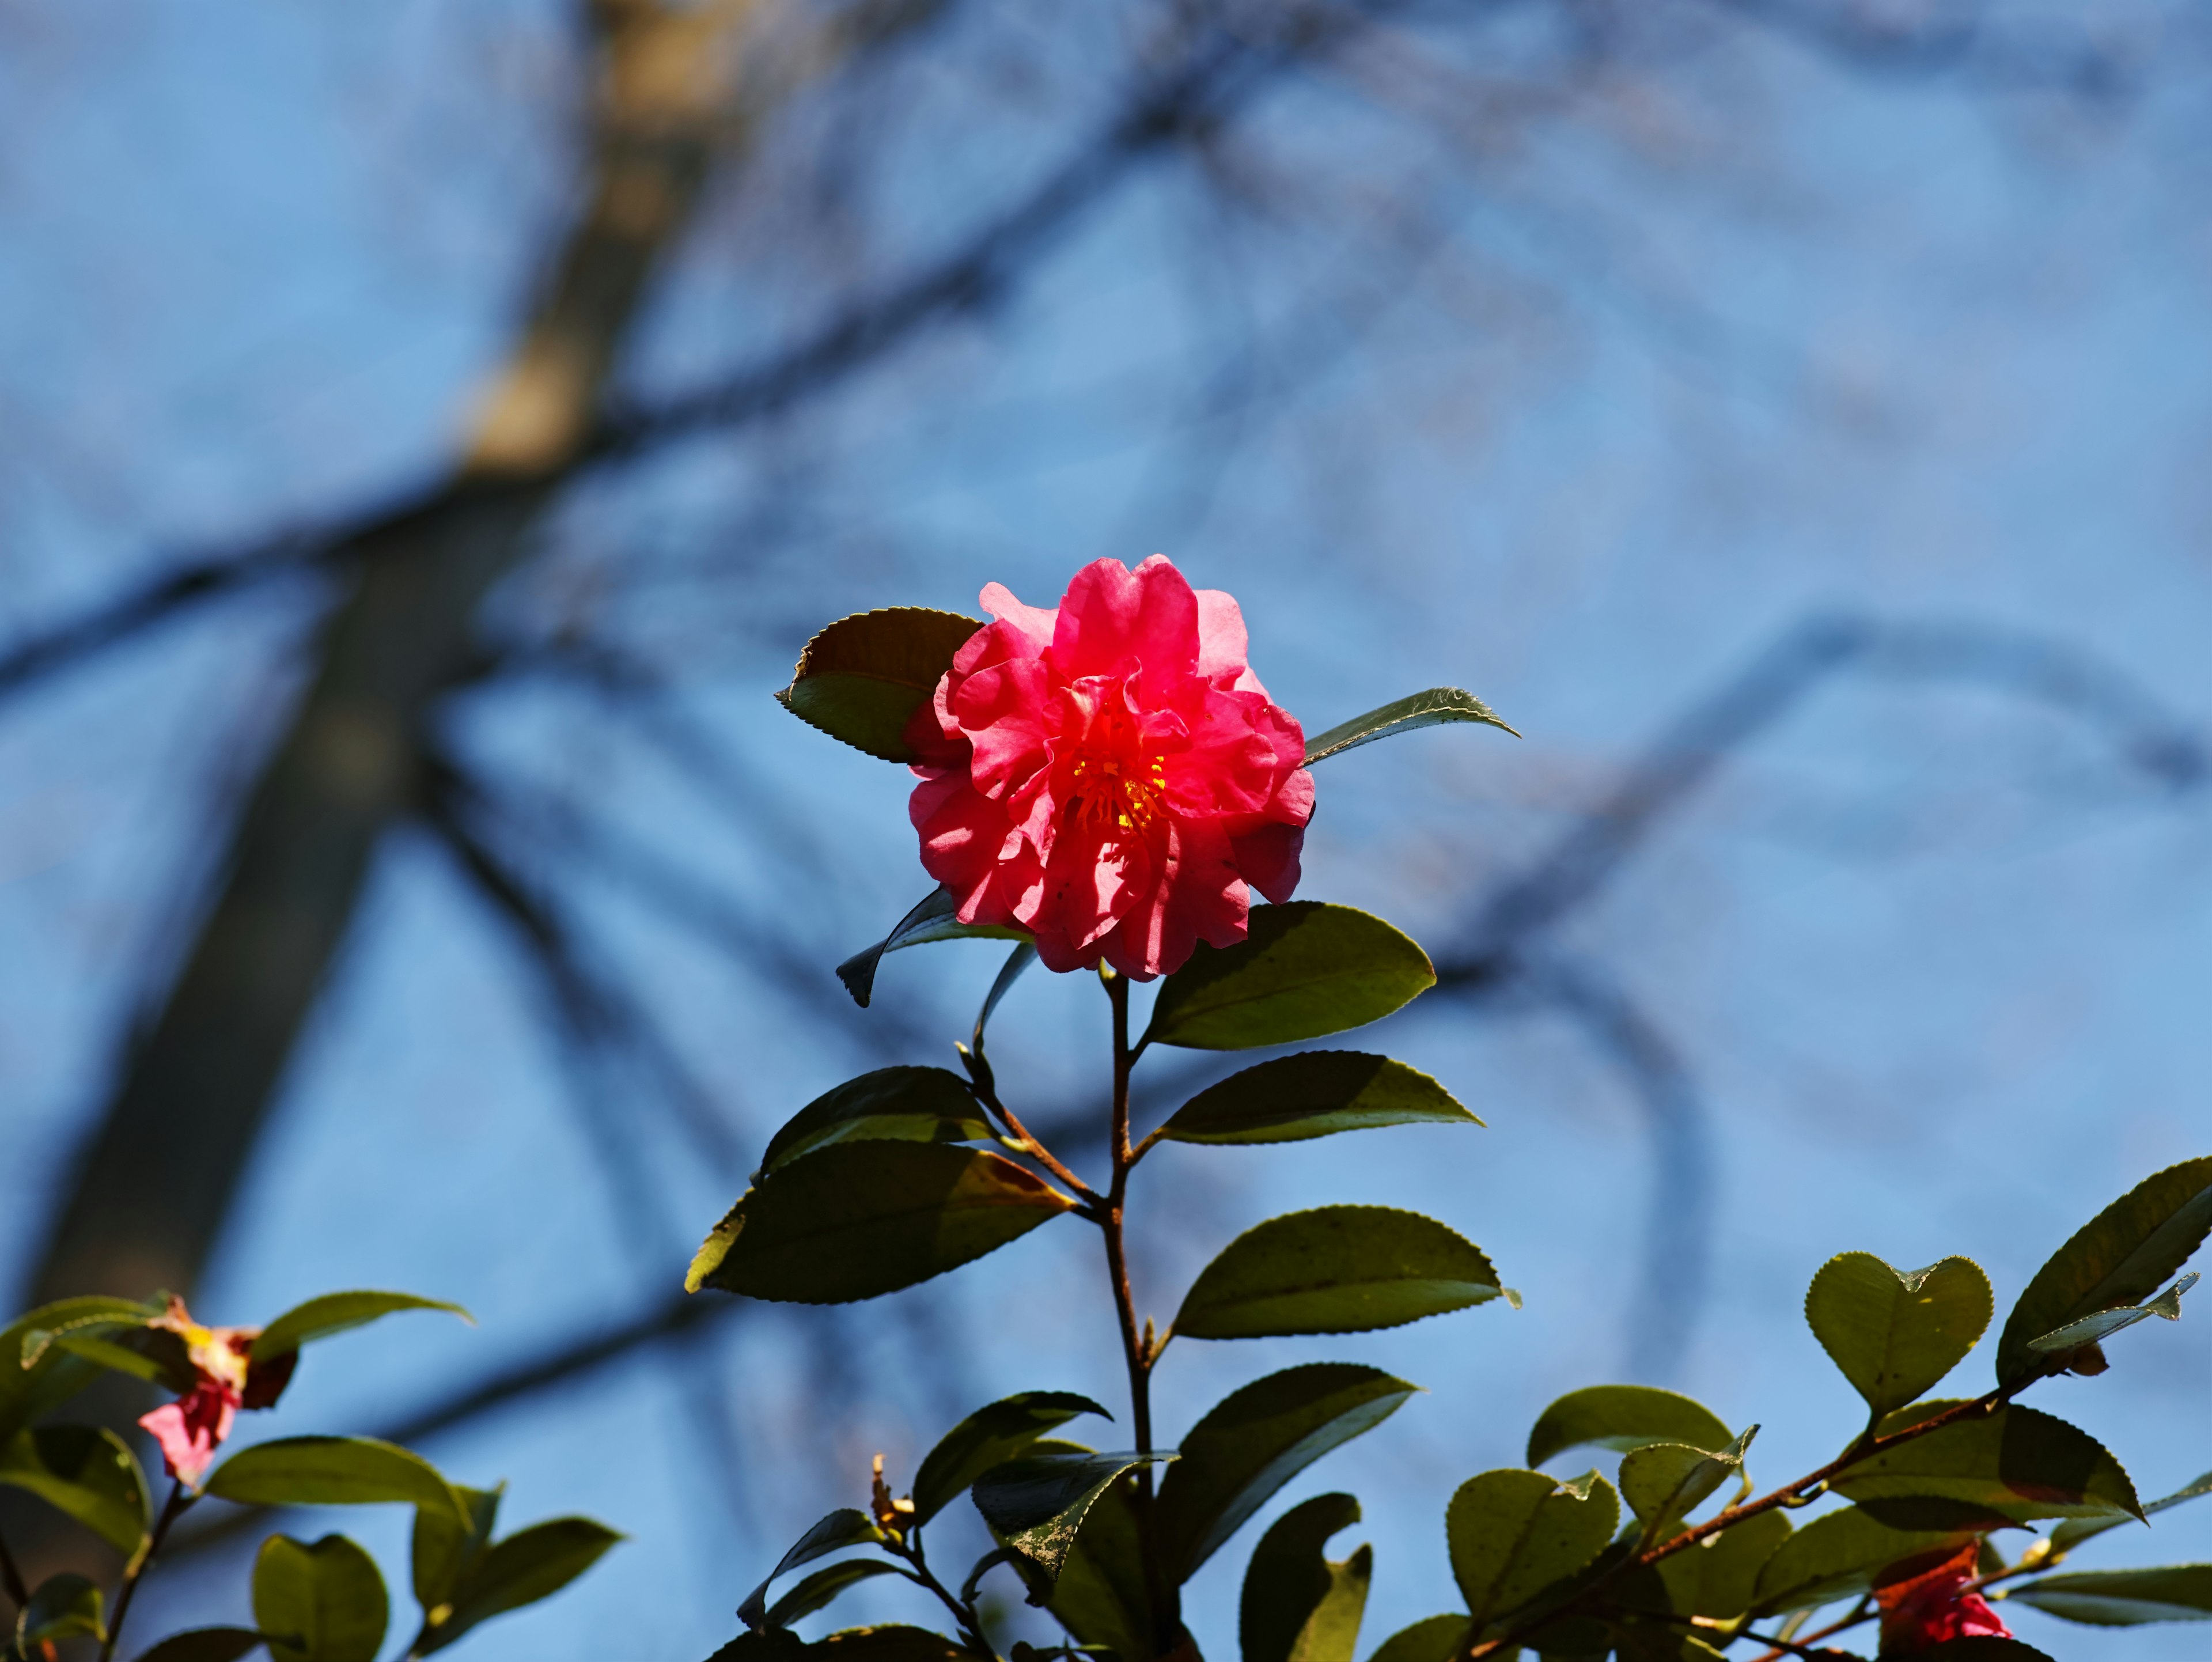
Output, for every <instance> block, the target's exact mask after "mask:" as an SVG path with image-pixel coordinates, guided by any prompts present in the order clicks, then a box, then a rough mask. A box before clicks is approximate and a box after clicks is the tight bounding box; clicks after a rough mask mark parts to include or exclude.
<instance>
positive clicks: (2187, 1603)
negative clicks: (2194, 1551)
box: [2012, 1564, 2212, 1628]
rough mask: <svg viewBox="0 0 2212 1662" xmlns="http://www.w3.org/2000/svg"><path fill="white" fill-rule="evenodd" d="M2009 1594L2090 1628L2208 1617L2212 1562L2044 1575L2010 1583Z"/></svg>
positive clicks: (2211, 1607)
mask: <svg viewBox="0 0 2212 1662" xmlns="http://www.w3.org/2000/svg"><path fill="white" fill-rule="evenodd" d="M2012 1596H2013V1597H2014V1598H2016V1599H2018V1600H2019V1601H2020V1602H2021V1604H2033V1605H2034V1606H2035V1608H2036V1609H2038V1610H2041V1611H2043V1612H2044V1613H2045V1615H2048V1616H2064V1617H2065V1618H2066V1619H2067V1620H2068V1621H2069V1622H2083V1623H2085V1624H2086V1625H2087V1626H2089V1627H2093V1628H2132V1627H2136V1626H2138V1625H2140V1624H2141V1623H2142V1622H2205V1621H2212V1564H2169V1565H2166V1566H2164V1567H2163V1568H2158V1569H2118V1570H2082V1571H2080V1572H2078V1573H2075V1574H2067V1575H2045V1576H2041V1577H2039V1578H2038V1579H2037V1580H2033V1581H2030V1582H2028V1583H2027V1585H2026V1586H2021V1587H2016V1588H2015V1589H2014V1591H2013V1595H2012Z"/></svg>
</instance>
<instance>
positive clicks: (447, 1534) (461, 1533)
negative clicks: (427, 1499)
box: [409, 1483, 507, 1617]
mask: <svg viewBox="0 0 2212 1662" xmlns="http://www.w3.org/2000/svg"><path fill="white" fill-rule="evenodd" d="M506 1488H507V1486H506V1485H505V1484H504V1483H502V1484H501V1485H500V1486H499V1488H490V1489H483V1488H463V1487H461V1486H460V1485H459V1484H455V1485H454V1487H453V1493H454V1494H456V1495H459V1496H460V1497H461V1504H462V1505H463V1506H464V1507H466V1508H467V1509H468V1515H469V1521H468V1523H467V1524H466V1525H463V1524H462V1522H461V1521H460V1519H458V1518H456V1517H454V1516H453V1513H451V1512H449V1511H448V1510H447V1508H445V1507H441V1506H434V1507H419V1506H418V1507H416V1508H415V1533H414V1537H413V1540H412V1543H411V1544H410V1552H409V1560H410V1562H409V1568H410V1571H411V1572H412V1575H413V1581H414V1588H415V1602H416V1604H420V1605H421V1606H422V1611H423V1614H424V1616H426V1617H427V1616H429V1614H430V1613H431V1612H433V1611H435V1610H437V1609H439V1607H440V1606H441V1605H443V1606H447V1607H450V1606H451V1605H452V1604H453V1600H454V1598H456V1597H457V1596H458V1595H459V1591H460V1587H461V1584H462V1582H463V1581H464V1580H465V1578H466V1577H467V1575H468V1574H469V1572H470V1571H471V1570H472V1569H473V1568H475V1567H476V1562H477V1559H478V1558H480V1557H482V1556H483V1551H484V1549H485V1548H487V1547H489V1545H490V1544H491V1532H492V1528H493V1525H495V1524H496V1523H497V1522H498V1520H499V1502H500V1497H501V1495H502V1494H504V1493H505V1492H506Z"/></svg>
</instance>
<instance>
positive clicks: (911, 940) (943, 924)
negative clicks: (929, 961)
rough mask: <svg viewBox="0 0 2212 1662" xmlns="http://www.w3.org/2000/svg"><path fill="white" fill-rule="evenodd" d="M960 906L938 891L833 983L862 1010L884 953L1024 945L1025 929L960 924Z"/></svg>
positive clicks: (850, 962)
mask: <svg viewBox="0 0 2212 1662" xmlns="http://www.w3.org/2000/svg"><path fill="white" fill-rule="evenodd" d="M959 909H960V903H959V902H958V901H957V900H955V899H954V898H952V892H951V890H949V889H945V888H943V887H939V888H938V889H936V890H934V891H933V892H931V893H929V894H927V895H925V896H924V897H923V898H921V900H919V901H917V902H916V903H915V907H914V910H911V911H909V912H908V914H907V915H906V916H904V917H902V918H901V919H899V921H898V922H896V924H894V925H892V927H891V932H890V934H887V935H885V936H884V938H883V939H882V940H881V941H878V942H876V944H875V945H874V946H872V947H869V948H867V949H866V951H865V952H858V953H854V954H853V956H852V957H850V958H848V959H846V960H845V961H844V962H843V963H842V964H840V965H838V966H837V979H838V980H840V981H842V982H843V983H845V990H846V991H847V992H848V993H850V994H852V995H853V1002H854V1003H855V1004H857V1005H859V1006H860V1008H862V1009H864V1010H865V1009H866V1008H868V1000H869V999H870V998H872V997H873V996H874V995H875V990H876V967H877V965H879V964H881V963H882V962H883V959H884V953H895V952H897V951H899V950H901V949H902V948H903V947H927V946H928V945H929V944H930V943H932V942H933V941H1027V940H1028V939H1029V938H1030V937H1029V932H1028V931H1027V930H1025V929H1015V928H1001V927H1000V925H998V924H995V923H963V922H961V921H960V919H959V916H958V912H959Z"/></svg>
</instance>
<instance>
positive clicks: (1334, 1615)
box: [1237, 1495, 1375, 1662]
mask: <svg viewBox="0 0 2212 1662" xmlns="http://www.w3.org/2000/svg"><path fill="white" fill-rule="evenodd" d="M1358 1521H1359V1502H1358V1501H1355V1500H1353V1499H1352V1496H1350V1495H1316V1496H1315V1497H1314V1498H1313V1499H1312V1500H1310V1501H1304V1502H1303V1503H1302V1504H1300V1505H1298V1506H1295V1507H1291V1509H1290V1510H1289V1511H1288V1512H1286V1513H1284V1514H1283V1515H1282V1516H1281V1517H1280V1518H1278V1519H1276V1520H1275V1521H1274V1522H1273V1524H1272V1525H1269V1526H1268V1528H1267V1533H1266V1534H1265V1535H1263V1536H1261V1537H1260V1544H1259V1545H1258V1546H1256V1547H1255V1548H1253V1549H1252V1562H1250V1563H1249V1565H1248V1566H1247V1567H1246V1568H1245V1571H1244V1589H1243V1596H1242V1598H1240V1599H1239V1600H1238V1602H1237V1640H1238V1643H1239V1646H1240V1647H1241V1649H1242V1651H1243V1662H1352V1654H1353V1652H1354V1650H1355V1649H1356V1648H1357V1647H1358V1642H1359V1618H1360V1616H1361V1615H1362V1614H1363V1613H1364V1611H1365V1610H1366V1608H1367V1585H1368V1582H1369V1581H1370V1580H1371V1579H1372V1577H1373V1574H1374V1568H1375V1553H1374V1549H1372V1548H1371V1547H1361V1548H1359V1549H1358V1550H1357V1551H1355V1552H1353V1553H1352V1555H1351V1556H1349V1557H1347V1558H1345V1559H1342V1560H1340V1561H1335V1562H1332V1561H1331V1560H1330V1559H1328V1557H1327V1556H1325V1555H1324V1554H1323V1552H1322V1549H1323V1548H1324V1547H1326V1546H1327V1545H1328V1539H1329V1537H1331V1536H1333V1535H1334V1534H1336V1533H1337V1532H1338V1531H1341V1530H1346V1529H1349V1528H1351V1527H1352V1525H1354V1524H1356V1523H1358Z"/></svg>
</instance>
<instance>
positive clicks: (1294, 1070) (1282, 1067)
mask: <svg viewBox="0 0 2212 1662" xmlns="http://www.w3.org/2000/svg"><path fill="white" fill-rule="evenodd" d="M1481 1123H1482V1122H1481V1121H1480V1120H1479V1119H1477V1118H1476V1117H1474V1115H1473V1114H1470V1113H1469V1112H1468V1111H1467V1110H1466V1109H1464V1108H1462V1107H1461V1106H1460V1105H1459V1104H1458V1103H1457V1102H1455V1101H1454V1100H1453V1099H1452V1095H1451V1093H1450V1092H1449V1091H1447V1090H1445V1089H1444V1087H1443V1086H1441V1085H1439V1084H1437V1081H1434V1080H1432V1079H1431V1078H1430V1077H1429V1076H1428V1075H1426V1074H1424V1073H1419V1072H1417V1071H1416V1070H1415V1069H1413V1068H1408V1067H1407V1065H1406V1064H1405V1063H1404V1062H1393V1061H1391V1060H1390V1059H1389V1057H1388V1056H1364V1055H1362V1054H1361V1053H1360V1052H1358V1051H1357V1050H1304V1051H1301V1052H1300V1053H1299V1054H1297V1056H1279V1057H1277V1058H1276V1059H1275V1060H1274V1061H1273V1062H1261V1063H1260V1064H1259V1066H1257V1067H1255V1068H1246V1069H1245V1070H1244V1071H1243V1073H1241V1074H1234V1075H1231V1076H1230V1077H1229V1078H1227V1079H1225V1080H1223V1081H1221V1082H1220V1083H1219V1084H1218V1085H1214V1086H1210V1087H1207V1088H1206V1089H1205V1090H1203V1091H1201V1092H1200V1093H1198V1094H1197V1095H1196V1096H1194V1097H1193V1098H1192V1099H1190V1100H1189V1101H1188V1102H1186V1103H1185V1104H1183V1105H1182V1107H1180V1108H1178V1109H1177V1110H1176V1111H1175V1114H1174V1117H1172V1118H1170V1120H1169V1121H1168V1123H1166V1124H1165V1125H1164V1126H1162V1127H1161V1128H1160V1135H1161V1136H1162V1137H1164V1138H1165V1139H1166V1140H1167V1141H1170V1142H1297V1141H1303V1140H1304V1139H1305V1138H1308V1137H1325V1136H1328V1135H1330V1134H1331V1133H1333V1132H1337V1131H1359V1130H1364V1129H1368V1128H1370V1127H1373V1126H1383V1125H1424V1124H1441V1125H1480V1124H1481Z"/></svg>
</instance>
